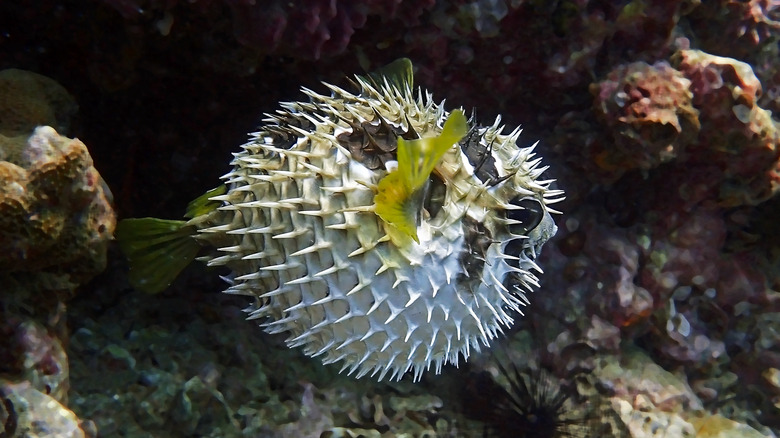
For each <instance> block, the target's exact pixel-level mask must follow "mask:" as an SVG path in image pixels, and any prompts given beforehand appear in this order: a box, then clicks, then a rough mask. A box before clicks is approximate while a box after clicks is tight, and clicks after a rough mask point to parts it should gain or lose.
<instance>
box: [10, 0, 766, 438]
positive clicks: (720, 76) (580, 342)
mask: <svg viewBox="0 0 780 438" xmlns="http://www.w3.org/2000/svg"><path fill="white" fill-rule="evenodd" d="M293 3H294V4H300V3H297V2H293ZM390 3H393V4H395V2H384V1H377V2H375V1H368V2H355V3H353V4H355V5H356V6H353V5H352V4H350V5H349V7H348V6H346V4H347V2H341V1H339V2H332V4H333V5H335V6H334V7H333V8H331V7H324V8H323V7H319V9H317V8H315V7H312V8H309V9H307V10H305V11H297V10H296V11H294V10H292V9H287V6H286V4H287V3H282V2H271V3H268V4H270V5H271V6H274V5H275V6H274V9H273V10H271V9H269V12H273V14H272V13H269V14H268V15H265V16H262V17H260V16H258V15H257V14H254V15H253V14H252V12H254V11H253V10H252V8H257V6H249V2H242V1H213V0H212V1H205V0H199V1H196V2H181V1H167V2H150V1H146V0H111V1H104V2H92V3H85V4H80V5H75V4H69V5H68V7H63V6H62V5H60V4H59V2H54V1H53V0H44V1H41V2H36V5H35V6H34V7H33V6H28V5H26V4H24V2H16V3H14V2H6V3H5V4H3V5H2V7H1V8H2V9H3V12H7V13H6V14H4V16H5V17H19V18H18V19H17V20H15V21H13V20H8V21H9V23H8V24H7V25H6V27H5V28H4V30H6V31H5V32H4V33H1V34H0V42H1V43H2V44H4V48H6V53H8V54H9V56H7V57H4V58H3V59H0V65H1V66H2V67H17V68H26V69H31V70H35V71H38V72H41V73H43V74H47V75H48V76H52V77H56V78H57V80H58V81H59V82H61V83H63V84H66V85H67V88H68V90H70V91H71V93H73V94H74V95H75V96H78V99H79V103H80V106H81V109H80V113H79V114H80V120H81V121H80V123H81V125H80V126H77V128H78V132H77V135H78V137H79V138H82V139H83V140H84V141H85V143H87V144H89V145H90V146H91V148H92V149H93V150H92V151H91V152H92V154H93V157H94V158H95V161H96V163H98V166H97V167H98V168H100V169H101V173H102V174H103V175H104V177H105V178H106V180H107V181H108V182H109V184H110V185H111V187H112V188H113V189H115V193H116V194H117V195H118V199H119V201H120V202H118V204H119V208H120V209H122V212H123V213H124V215H126V216H128V217H129V216H139V215H151V214H155V215H170V216H171V217H173V216H174V215H176V214H179V213H180V210H181V209H183V208H184V206H185V204H186V202H187V200H189V199H191V198H194V197H195V196H197V195H198V194H200V193H201V192H202V191H203V190H204V189H207V188H209V187H211V184H212V181H213V180H214V178H216V177H217V176H219V175H221V174H223V173H225V172H226V171H227V170H228V167H227V163H224V162H223V161H224V156H225V155H226V154H228V153H229V152H230V151H233V150H234V149H235V146H236V145H237V144H240V143H241V142H242V141H244V138H243V133H244V132H246V131H247V130H248V129H250V128H251V126H253V125H254V124H256V123H257V119H258V115H259V114H261V113H263V112H271V111H273V105H274V104H275V102H277V101H279V100H296V99H298V98H299V97H300V96H299V95H298V94H297V91H296V90H297V89H298V87H299V86H300V85H304V86H308V87H316V84H317V83H318V82H319V81H323V80H324V81H328V82H337V81H338V78H340V77H342V76H344V75H345V74H349V73H354V72H359V71H360V68H361V67H363V68H365V69H366V70H370V69H373V68H375V67H376V66H379V65H384V64H386V63H387V62H388V61H390V60H392V59H394V58H397V57H399V56H408V57H410V58H411V59H412V60H413V62H414V63H415V65H416V66H417V67H418V70H417V72H416V77H415V79H416V81H417V83H419V84H421V85H424V86H425V87H426V88H429V89H430V90H431V91H432V92H433V93H434V95H439V96H447V98H448V101H447V105H448V106H450V107H457V106H459V105H462V106H464V108H466V110H467V111H468V109H469V108H471V107H477V108H479V111H480V113H478V114H477V115H476V116H477V118H478V119H479V120H488V119H491V118H493V117H494V116H495V115H496V114H499V113H500V114H502V115H503V116H504V120H505V121H506V122H507V124H509V125H516V124H520V123H522V124H523V125H524V128H525V132H524V134H523V135H524V136H528V137H529V138H542V141H541V142H540V145H539V147H538V148H537V151H538V153H539V154H540V155H541V156H543V157H544V159H545V162H551V167H550V169H549V172H551V173H552V174H554V177H555V178H557V179H558V184H559V185H560V187H561V188H564V189H565V190H566V194H567V200H566V201H565V203H564V204H561V207H560V210H562V211H563V212H564V215H563V216H562V217H561V220H560V223H559V224H558V226H559V229H560V231H559V236H557V237H556V240H555V241H552V242H550V243H549V244H548V245H547V246H546V248H545V253H544V254H543V255H542V258H541V260H540V263H539V264H540V266H542V267H543V268H544V271H545V276H544V281H543V283H542V288H541V290H540V291H539V293H534V294H533V295H532V296H531V297H530V300H531V302H532V304H531V306H529V308H528V309H526V311H525V316H524V317H522V318H519V319H518V321H517V323H518V330H517V331H515V332H512V333H508V334H507V338H508V339H507V341H508V342H507V347H506V348H507V350H508V355H509V356H510V359H511V360H512V362H515V363H517V364H518V366H519V367H521V368H522V367H524V366H525V365H526V364H527V362H528V360H529V359H528V358H529V357H534V356H535V355H537V356H538V357H539V359H538V361H539V363H540V364H541V366H542V367H543V368H544V369H545V370H547V371H548V372H550V373H551V374H552V376H553V380H554V381H557V382H560V383H561V385H562V386H564V385H568V386H566V387H567V388H575V389H576V391H577V392H578V395H579V396H580V397H585V398H587V399H591V397H600V398H601V399H602V400H604V402H603V405H604V407H605V409H606V411H607V413H608V414H609V415H606V414H605V415H604V416H603V417H600V418H597V419H596V420H598V421H602V422H604V423H608V422H611V423H613V424H614V425H615V427H614V428H613V429H612V430H613V431H617V430H621V431H624V432H625V431H627V433H628V436H636V437H641V436H653V433H654V432H655V433H657V434H660V433H663V432H666V433H667V435H671V434H676V435H678V436H679V435H684V434H690V435H691V436H693V435H694V434H696V435H697V436H713V437H714V436H769V437H773V436H777V435H778V433H780V432H779V431H780V409H778V407H777V406H779V405H780V371H778V370H780V356H779V355H778V352H780V316H778V315H780V301H778V298H779V297H780V295H778V291H779V290H780V237H778V233H777V225H776V224H777V220H776V218H777V217H778V215H780V198H779V197H778V196H777V194H776V192H777V165H778V155H777V153H778V122H777V114H778V113H780V64H779V63H778V62H777V59H778V56H779V54H780V48H779V47H778V44H777V42H778V40H779V39H780V28H778V25H777V23H778V11H779V10H780V5H778V2H777V1H775V0H750V1H735V0H715V1H706V2H701V1H694V0H669V1H663V2H651V1H647V0H626V1H621V2H605V1H597V0H576V1H575V0H561V1H555V2H548V1H539V0H512V1H494V0H455V1H449V2H436V3H435V4H433V2H426V3H422V4H420V5H419V6H418V5H416V4H414V3H413V2H401V3H399V4H398V6H397V8H396V9H389V11H392V12H388V13H386V14H382V13H379V12H377V11H378V10H379V8H380V7H381V6H380V5H384V6H385V7H386V6H388V5H390ZM258 4H259V2H258ZM312 4H313V5H314V6H317V5H320V4H324V2H312ZM330 4H331V3H328V6H330ZM357 4H360V6H357ZM231 11H236V12H235V14H237V15H234V14H233V13H231ZM240 11H243V12H240ZM353 13H354V15H352V14H353ZM271 19H273V20H276V21H273V22H269V21H268V20H271ZM22 23H23V25H22ZM253 23H254V24H255V25H257V26H261V25H262V26H264V27H262V28H260V27H257V28H255V29H253V28H252V26H253ZM269 23H270V25H269ZM282 23H284V25H282ZM291 23H301V24H302V25H301V26H292V25H291ZM106 29H111V31H110V32H108V31H106ZM257 29H261V31H260V32H257ZM326 35H328V36H330V40H325V36H326ZM237 37H238V38H237ZM253 38H254V40H253ZM239 40H240V41H243V42H245V43H249V44H241V43H240V42H238V41H239ZM253 41H254V44H253V43H252V42H253ZM258 43H264V45H262V44H258ZM261 45H262V47H261ZM316 56H318V57H319V58H318V60H317V62H314V61H313V60H314V59H315V57H316ZM85 71H86V72H87V74H84V73H83V72H85ZM46 124H48V125H51V126H54V127H56V128H57V130H58V131H60V128H59V125H57V124H53V123H49V122H46ZM123 269H124V266H123V265H122V264H121V263H120V262H118V261H115V260H111V263H110V265H109V272H110V274H109V275H105V276H101V277H99V278H98V279H97V280H96V281H94V282H93V283H92V284H90V286H88V287H86V288H85V290H84V292H83V293H82V294H81V295H80V296H79V297H77V298H76V300H75V301H72V302H71V303H70V311H69V313H68V318H69V321H70V324H71V325H72V327H73V328H74V331H75V334H74V337H73V340H72V342H71V343H70V346H69V347H67V348H68V350H67V351H68V355H69V358H70V360H71V371H72V374H71V388H70V401H71V406H72V407H73V409H74V410H75V412H76V413H77V414H78V415H79V416H80V417H82V418H92V419H94V421H95V422H96V424H98V426H99V430H100V431H101V432H104V433H106V434H111V433H113V432H115V431H117V430H120V428H122V427H124V426H127V428H128V429H127V430H130V431H131V432H130V435H133V434H135V435H144V434H148V433H149V431H151V430H156V429H155V428H157V427H159V425H160V424H165V425H173V424H177V425H179V426H181V427H183V428H184V430H187V431H195V432H194V433H201V432H202V433H203V434H208V433H213V434H217V435H221V436H231V435H233V436H235V435H238V434H239V431H241V430H245V431H249V432H248V433H250V434H251V433H253V432H255V431H261V432H263V433H265V432H267V433H268V434H271V433H281V432H280V431H282V430H284V431H286V432H289V433H294V431H297V432H298V433H299V434H300V435H306V434H309V435H316V433H317V432H320V433H322V432H325V434H326V435H330V436H355V435H357V434H363V435H365V436H382V435H389V434H404V433H406V434H422V433H424V432H426V433H428V436H434V434H435V436H447V434H450V435H456V436H480V434H481V432H482V425H481V424H475V423H474V422H470V420H463V419H462V418H460V417H459V416H458V415H457V412H459V411H461V409H460V408H461V407H462V408H465V409H468V407H469V406H468V402H464V403H463V406H455V405H456V404H457V403H456V402H453V401H452V400H453V397H449V396H448V395H451V393H452V392H454V389H453V388H458V387H460V386H462V385H464V384H466V383H467V382H473V381H476V379H477V378H478V377H477V376H478V375H479V374H478V373H479V372H480V371H481V370H483V369H485V370H488V371H491V375H492V376H494V377H496V378H498V373H496V372H492V371H494V370H495V366H494V365H492V362H491V361H490V357H489V356H485V355H483V356H477V357H475V361H474V363H473V364H472V367H473V368H472V369H471V372H467V371H466V370H463V371H460V370H458V371H453V372H448V373H445V374H444V375H442V376H439V377H438V378H436V379H435V380H427V379H424V380H423V381H422V382H421V383H420V384H419V385H417V386H416V387H414V388H409V387H405V386H403V385H401V386H400V387H396V386H374V385H372V386H370V387H367V386H365V384H364V382H362V381H357V382H354V381H351V380H348V379H344V378H341V377H338V376H333V375H331V374H328V372H327V371H324V370H322V369H321V368H318V367H312V366H311V363H310V362H306V361H304V360H299V358H298V357H297V356H294V355H290V353H286V352H285V350H284V349H282V348H278V346H277V345H276V343H277V342H278V340H274V339H272V338H271V339H264V340H263V341H262V342H261V343H260V345H257V344H258V341H257V340H256V339H252V341H249V340H243V341H242V340H241V338H242V336H243V335H242V334H241V333H240V332H241V331H242V330H244V329H246V330H249V329H252V327H247V326H248V325H247V324H243V323H241V322H240V321H238V319H240V314H239V312H238V311H237V310H236V309H235V308H232V307H231V304H230V303H231V302H230V301H229V297H228V298H215V297H214V295H213V293H214V291H217V290H219V289H220V287H221V285H220V284H219V283H218V282H216V281H213V280H210V278H212V277H213V275H212V274H211V273H208V274H202V273H200V272H199V271H194V270H193V271H189V272H186V273H185V277H184V278H183V279H182V281H181V282H180V283H179V284H178V285H177V286H176V287H175V288H174V290H172V291H170V292H169V293H167V294H165V295H161V296H159V297H156V298H155V299H154V300H151V299H149V298H148V297H145V296H143V295H137V294H136V293H134V292H131V291H129V289H128V287H127V284H126V282H125V280H124V277H123V274H122V273H123ZM193 307H194V308H196V309H198V310H196V311H193V310H188V311H184V310H181V309H185V308H193ZM128 309H130V310H129V311H128ZM139 309H142V310H139ZM215 309H217V310H215ZM225 313H229V315H226V314H225ZM57 315H59V316H60V318H61V319H62V318H63V316H62V313H59V314H57ZM118 321H119V322H118ZM25 327H27V328H29V327H31V326H25ZM152 332H154V333H152ZM15 333H16V332H15ZM26 333H34V332H33V331H30V332H26ZM36 333H37V332H36ZM232 337H234V338H232ZM217 338H220V339H217ZM529 338H532V339H534V340H535V342H526V341H527V340H528V339H529ZM42 339H43V338H42ZM139 339H140V340H139ZM247 339H248V338H247ZM42 342H43V341H42ZM144 342H145V343H146V344H144ZM17 345H20V346H22V347H14V348H28V349H30V351H36V352H38V355H37V356H36V355H35V354H32V353H30V355H31V356H35V357H40V358H41V359H38V361H39V362H37V363H39V364H40V365H36V366H34V367H33V368H32V369H33V370H38V369H39V368H45V369H49V368H48V365H46V366H44V365H43V364H46V363H47V359H45V357H46V355H47V354H52V353H46V352H47V351H48V352H55V351H57V350H56V349H55V348H40V349H33V348H32V347H31V346H30V344H29V343H19V344H17ZM160 345H162V346H163V347H160ZM8 351H10V350H8ZM53 357H57V356H56V355H53ZM307 364H308V365H307ZM52 369H53V368H52ZM280 370H283V371H280ZM35 372H38V373H40V374H41V375H42V376H44V377H45V378H50V379H52V381H53V382H54V384H55V386H56V385H57V383H56V382H57V381H59V380H58V378H57V377H56V376H57V373H54V374H51V375H48V374H45V372H43V371H35ZM46 376H53V377H46ZM215 376H216V377H215ZM234 376H237V377H234ZM623 376H627V377H623ZM44 377H41V379H44ZM96 377H97V378H96ZM123 379H126V380H123ZM145 379H148V380H145ZM44 380H45V379H44ZM128 382H130V383H128ZM572 383H573V384H572ZM37 389H38V390H39V391H40V390H41V389H40V388H37ZM171 394H173V395H171ZM363 394H365V397H363V396H362V395H363ZM431 394H436V396H437V397H438V399H436V398H434V397H432V396H431ZM114 395H116V398H113V397H114ZM575 396H576V394H575ZM413 401H419V402H420V403H419V404H418V405H415V406H414V407H399V406H403V402H407V403H410V404H408V405H406V406H411V403H412V402H413ZM441 401H443V403H442V402H441ZM302 407H305V411H304V412H309V413H311V414H312V415H310V417H302V416H301V414H300V413H301V412H302V411H301V408H302ZM155 413H160V414H159V415H157V416H155ZM212 413H213V415H212ZM229 413H232V414H234V415H235V416H234V417H231V416H230V414H229ZM231 418H233V419H237V421H238V425H237V426H236V424H235V423H233V422H232V420H231ZM307 418H310V420H307ZM173 419H175V421H174V420H173ZM263 425H265V427H266V428H265V429H263V428H262V427H264V426H263ZM618 426H620V427H618ZM166 427H169V426H166ZM170 427H173V426H170ZM258 433H260V432H258ZM623 436H626V435H623Z"/></svg>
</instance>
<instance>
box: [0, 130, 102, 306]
mask: <svg viewBox="0 0 780 438" xmlns="http://www.w3.org/2000/svg"><path fill="white" fill-rule="evenodd" d="M18 140H19V138H15V139H14V138H11V139H9V138H0V156H2V157H3V158H4V160H3V161H0V181H1V182H2V184H0V276H1V278H2V279H3V280H2V281H3V283H4V284H6V285H8V286H7V288H6V289H5V290H4V293H5V294H8V293H18V292H19V291H24V293H26V294H30V295H32V294H36V293H40V292H43V291H57V292H60V293H63V292H65V293H67V292H68V291H72V290H73V289H74V288H75V287H76V286H77V285H79V284H81V283H83V282H85V281H86V280H88V279H90V278H91V277H92V276H94V275H95V274H97V273H99V272H101V271H102V270H103V268H104V267H105V260H106V249H107V247H108V243H109V241H110V240H111V236H112V235H113V231H114V226H115V222H116V219H115V216H114V211H113V209H112V207H111V192H110V191H109V189H108V187H107V186H106V185H105V183H104V182H103V179H102V178H101V177H100V174H99V173H98V171H97V170H96V169H95V168H94V167H93V166H92V158H91V157H90V155H89V152H88V151H87V148H86V146H84V143H82V142H81V141H79V140H74V139H69V138H66V137H62V136H60V135H59V134H58V133H57V132H56V131H55V130H54V129H53V128H51V127H47V126H42V127H38V128H36V129H35V131H34V132H33V134H32V135H31V136H30V137H29V138H28V139H27V141H26V142H24V143H20V142H19V141H18Z"/></svg>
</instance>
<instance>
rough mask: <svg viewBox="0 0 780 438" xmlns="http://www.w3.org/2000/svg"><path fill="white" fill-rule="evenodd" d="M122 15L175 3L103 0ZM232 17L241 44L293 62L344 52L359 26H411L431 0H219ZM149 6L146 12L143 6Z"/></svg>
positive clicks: (209, 8)
mask: <svg viewBox="0 0 780 438" xmlns="http://www.w3.org/2000/svg"><path fill="white" fill-rule="evenodd" d="M104 1H105V3H107V4H108V5H110V6H111V7H113V8H114V9H116V10H117V11H118V12H119V13H120V14H122V16H124V17H125V18H130V19H139V18H140V17H141V16H143V15H144V14H147V15H150V14H151V15H153V14H154V13H155V12H152V11H155V10H156V13H167V14H173V15H172V17H173V18H172V19H173V20H174V23H173V26H175V25H176V24H175V16H176V14H175V11H174V7H175V6H178V4H179V2H178V0H167V1H165V2H163V3H162V4H155V3H154V2H147V1H146V0H104ZM190 3H196V4H195V5H189V6H187V7H191V8H195V6H197V8H196V10H197V11H199V13H200V14H202V15H205V16H210V14H211V15H212V16H219V14H218V13H215V12H214V11H218V8H219V6H218V5H212V3H214V1H213V0H196V1H194V2H190ZM222 3H223V4H224V5H226V6H227V7H228V9H229V10H230V13H231V16H232V22H233V33H234V35H235V37H236V39H237V40H238V41H239V42H240V43H241V44H244V45H246V46H249V47H252V48H255V49H258V50H260V51H261V52H263V53H271V52H273V53H276V54H287V55H290V56H294V57H297V58H308V57H311V58H314V59H319V58H320V57H322V56H331V55H337V54H340V53H343V52H344V51H345V50H346V48H347V45H348V44H349V42H350V40H351V38H352V35H353V34H354V33H355V30H356V29H360V28H363V27H364V26H365V25H366V23H367V22H368V20H369V19H377V20H379V22H380V23H382V25H388V26H389V25H390V24H389V22H390V21H393V20H397V21H398V22H400V23H406V24H407V25H408V24H413V23H416V22H417V19H418V17H419V16H420V14H422V12H423V11H425V10H426V9H429V8H430V7H432V6H433V3H434V2H433V0H423V1H417V2H401V1H395V0H370V1H362V2H354V1H343V0H341V1H339V0H309V1H303V0H295V1H282V0H272V1H265V2H256V1H254V0H223V1H222ZM147 6H148V8H147Z"/></svg>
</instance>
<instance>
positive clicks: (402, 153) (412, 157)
mask: <svg viewBox="0 0 780 438" xmlns="http://www.w3.org/2000/svg"><path fill="white" fill-rule="evenodd" d="M466 132H468V123H467V122H466V117H465V116H464V115H463V111H461V110H455V111H453V112H452V113H451V114H450V117H449V118H447V122H445V123H444V127H443V129H442V131H441V134H439V135H437V136H436V137H426V138H419V139H416V140H409V141H404V139H402V138H399V139H398V172H399V173H400V174H401V175H403V177H404V180H405V183H406V184H407V185H408V186H409V188H411V189H412V190H411V191H415V190H417V189H420V188H421V187H422V186H424V185H425V183H426V181H428V177H429V176H430V175H431V172H433V169H434V168H435V167H436V165H437V164H439V161H441V158H442V156H444V154H445V153H447V151H448V150H450V149H451V148H452V147H453V145H455V144H456V143H457V142H459V141H460V139H461V138H463V136H464V135H466Z"/></svg>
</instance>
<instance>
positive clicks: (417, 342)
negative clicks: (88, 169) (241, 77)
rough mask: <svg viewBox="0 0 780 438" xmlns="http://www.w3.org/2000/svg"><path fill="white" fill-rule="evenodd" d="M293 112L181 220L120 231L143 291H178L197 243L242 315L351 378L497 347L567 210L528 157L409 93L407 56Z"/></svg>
mask: <svg viewBox="0 0 780 438" xmlns="http://www.w3.org/2000/svg"><path fill="white" fill-rule="evenodd" d="M325 85H326V86H327V87H328V88H329V89H330V90H331V95H330V96H325V95H321V94H318V93H316V92H314V91H311V90H308V89H304V90H303V92H304V93H305V94H306V95H307V96H308V97H309V99H310V101H309V102H291V103H284V104H282V105H281V106H282V109H281V110H279V111H277V113H275V114H273V115H268V118H267V119H265V122H266V125H265V126H263V127H262V128H261V130H260V131H258V132H256V133H253V134H252V135H251V139H250V141H249V142H248V143H246V144H245V145H244V146H243V150H242V151H241V152H239V153H237V154H235V155H234V156H235V158H234V159H233V162H232V165H233V170H232V171H230V172H229V173H228V174H226V175H225V176H224V177H223V179H224V180H225V185H224V186H221V187H219V188H217V189H215V190H213V191H211V192H208V193H206V194H205V195H203V196H201V197H200V198H198V199H196V200H195V201H193V202H192V203H190V205H189V207H188V209H187V214H186V217H187V218H189V220H188V221H168V220H160V219H152V218H144V219H128V220H125V221H122V222H121V223H120V224H119V226H118V231H117V237H118V239H119V242H120V245H121V247H122V249H123V251H124V252H125V253H126V254H127V256H128V258H129V260H130V266H131V271H130V278H131V282H132V283H133V285H134V286H135V287H137V288H139V289H142V290H146V291H149V292H156V291H160V290H162V289H164V288H165V287H167V286H168V285H169V284H170V283H171V282H172V281H173V279H174V278H175V276H176V275H177V274H178V272H179V271H180V270H181V269H183V268H184V266H186V265H187V264H188V263H189V262H190V261H191V260H192V259H194V258H195V257H196V256H197V254H198V252H199V251H200V250H201V248H202V247H203V246H206V247H211V248H216V250H214V251H212V252H210V253H209V254H208V255H206V256H203V257H201V260H203V261H205V262H206V263H207V264H208V265H209V266H226V267H228V268H229V269H230V270H231V271H232V273H231V275H230V276H229V277H228V278H226V280H227V282H228V283H229V287H228V288H227V290H226V291H225V292H226V293H229V294H239V295H246V296H249V297H252V298H253V299H254V302H253V304H252V305H251V306H250V307H249V308H248V309H247V310H246V311H247V312H248V313H249V319H257V320H259V321H261V326H262V327H264V329H265V331H267V332H269V333H288V338H287V341H286V342H287V345H288V346H289V347H301V348H302V349H303V351H304V353H306V354H307V355H309V356H312V357H314V356H321V357H322V360H323V362H324V363H334V362H341V363H342V371H343V370H348V373H349V374H352V373H356V376H357V377H361V376H364V375H366V374H370V375H371V376H378V378H379V379H380V380H381V379H383V378H384V377H385V376H387V375H388V373H389V376H390V378H391V379H400V378H401V377H402V376H403V375H404V374H405V373H406V372H407V371H412V370H413V371H414V379H415V380H418V379H419V378H420V376H421V375H422V373H423V371H424V370H426V369H429V368H430V366H431V364H434V366H435V371H436V373H439V372H440V371H441V367H442V365H444V364H446V363H452V364H455V365H457V363H458V360H459V357H460V356H463V358H464V360H465V359H467V358H468V356H469V355H470V354H471V350H472V349H474V350H476V351H479V350H480V348H481V346H483V345H484V346H487V345H489V342H490V340H491V339H493V338H495V337H497V336H498V334H499V333H500V332H502V330H503V329H504V328H507V327H509V326H511V324H512V323H513V315H512V314H513V313H514V312H517V313H520V312H521V307H522V306H524V305H526V304H527V302H528V301H527V298H526V295H525V294H526V292H529V291H531V290H532V289H533V287H538V280H537V277H536V274H535V273H534V272H533V271H537V272H541V269H540V268H539V267H538V266H537V265H536V263H535V262H534V260H535V258H536V257H537V256H538V254H539V251H540V250H541V248H542V245H543V244H544V243H545V242H546V241H547V240H548V239H549V238H550V237H552V236H553V235H554V234H555V232H556V226H555V224H554V222H553V220H552V217H551V216H550V213H551V212H555V211H554V210H552V209H551V208H550V207H549V204H552V203H554V202H556V201H559V200H561V199H562V195H563V193H562V192H561V191H560V190H553V189H551V188H550V184H551V183H552V181H551V180H540V179H539V177H540V176H541V174H542V172H543V171H544V170H545V168H544V167H539V162H540V159H538V158H533V155H534V154H533V146H531V147H528V148H519V147H518V146H517V145H516V141H517V138H518V137H519V135H520V130H519V129H516V130H514V131H513V132H512V133H510V134H508V135H505V134H502V133H501V132H502V128H503V127H502V126H500V118H498V119H497V120H496V122H495V123H494V124H493V125H492V126H489V127H483V126H479V125H477V124H476V122H475V120H474V118H473V117H472V118H471V119H470V120H467V119H466V117H465V116H464V115H463V112H462V111H461V110H454V111H452V112H451V113H448V112H447V111H445V110H444V108H443V106H442V105H440V104H436V103H434V102H433V100H432V96H431V95H430V94H429V93H427V92H423V91H422V90H419V91H418V92H417V93H414V92H413V87H412V66H411V62H410V61H409V60H408V59H401V60H398V61H396V62H394V63H392V64H390V65H388V66H387V67H385V68H384V69H382V70H380V71H379V72H377V73H372V74H370V75H369V76H366V77H362V76H357V77H356V84H355V85H356V86H357V88H358V90H359V91H358V93H357V94H353V93H350V92H348V91H346V90H344V89H341V88H339V87H336V86H334V85H330V84H325Z"/></svg>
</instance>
